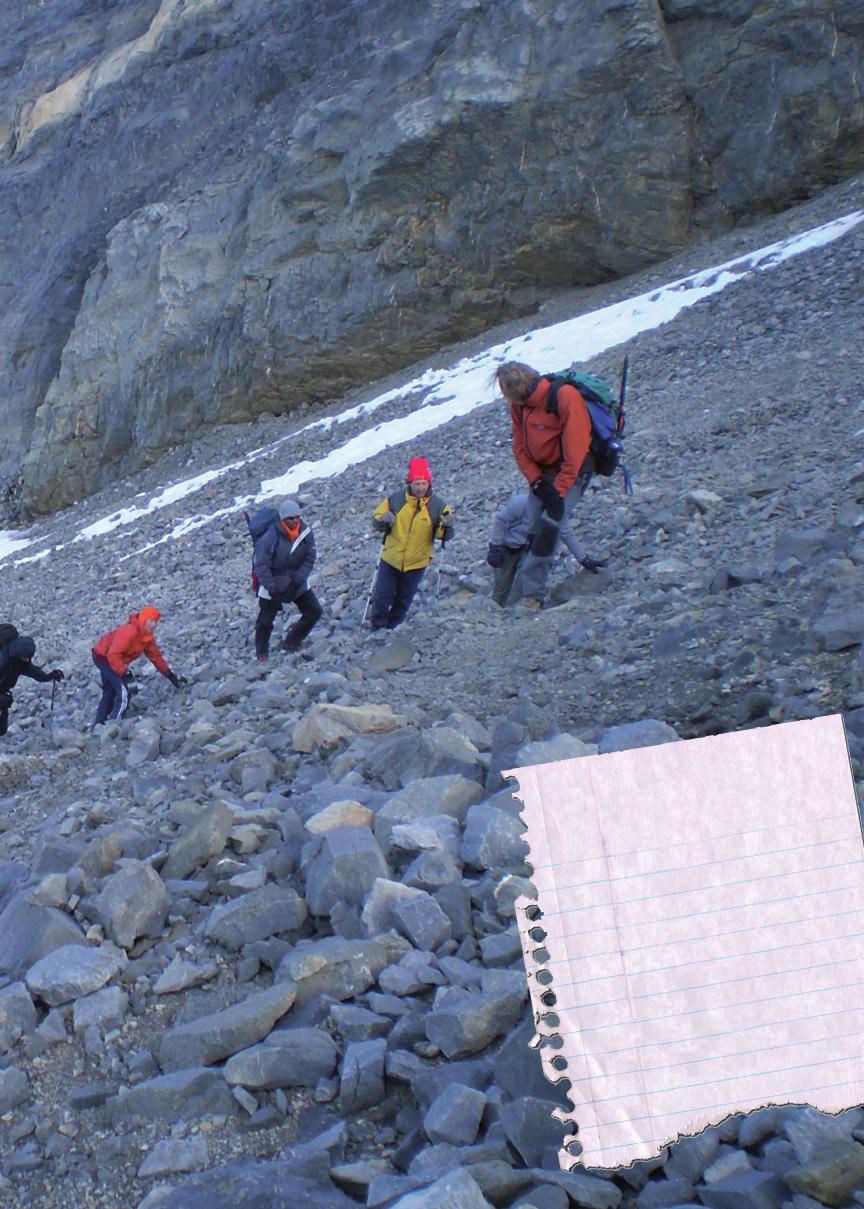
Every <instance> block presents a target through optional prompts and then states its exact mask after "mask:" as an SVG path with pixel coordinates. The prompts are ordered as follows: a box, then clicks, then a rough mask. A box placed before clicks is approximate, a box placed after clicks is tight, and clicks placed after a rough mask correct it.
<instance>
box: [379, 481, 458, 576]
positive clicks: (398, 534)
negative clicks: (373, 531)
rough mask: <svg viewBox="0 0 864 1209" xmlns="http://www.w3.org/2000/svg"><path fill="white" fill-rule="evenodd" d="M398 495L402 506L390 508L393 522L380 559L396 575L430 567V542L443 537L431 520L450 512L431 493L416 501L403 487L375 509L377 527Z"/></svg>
mask: <svg viewBox="0 0 864 1209" xmlns="http://www.w3.org/2000/svg"><path fill="white" fill-rule="evenodd" d="M400 495H401V498H402V500H403V503H402V505H401V506H397V507H395V508H393V512H394V513H395V515H396V519H395V521H394V522H393V524H392V525H391V526H390V530H389V532H388V534H387V538H386V540H385V542H384V547H383V549H382V551H381V557H382V559H383V560H384V562H385V563H389V564H390V566H391V567H395V568H396V570H397V571H418V570H419V569H420V568H421V567H426V566H428V565H429V562H430V560H431V558H432V546H433V542H434V541H435V538H436V537H439V538H440V537H443V536H444V533H445V528H444V525H442V524H441V522H440V519H439V521H438V523H437V524H436V523H435V521H434V519H433V518H434V517H436V516H437V517H439V518H440V517H441V516H442V515H443V514H444V513H445V512H449V511H450V509H449V507H448V506H446V505H444V504H443V503H442V501H441V499H440V497H438V496H436V495H435V494H434V493H430V494H429V495H427V496H424V497H423V498H422V499H417V498H416V497H415V496H413V495H411V494H410V492H409V491H408V489H407V488H405V487H403V488H400V490H399V491H395V492H394V493H393V495H392V496H390V497H389V498H388V499H384V500H382V501H381V503H380V504H379V505H378V507H377V508H376V509H375V512H374V519H375V521H376V522H377V523H378V524H379V525H380V524H381V517H382V516H383V515H384V513H385V512H388V511H390V507H391V502H392V503H393V504H396V502H397V500H398V499H399V498H400ZM430 505H431V510H430ZM451 532H452V529H451Z"/></svg>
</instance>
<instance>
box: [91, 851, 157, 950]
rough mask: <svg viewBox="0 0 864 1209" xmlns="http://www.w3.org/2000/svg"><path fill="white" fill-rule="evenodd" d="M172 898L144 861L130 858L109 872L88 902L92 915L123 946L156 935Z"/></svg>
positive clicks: (128, 946) (126, 946) (128, 947)
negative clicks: (140, 938)
mask: <svg viewBox="0 0 864 1209" xmlns="http://www.w3.org/2000/svg"><path fill="white" fill-rule="evenodd" d="M170 906H171V898H170V896H169V894H168V891H167V890H166V889H165V884H164V882H163V881H162V878H161V877H160V876H159V874H158V873H156V872H155V871H154V870H153V869H152V868H151V867H150V866H149V865H148V864H146V863H145V862H143V861H129V862H127V863H126V864H125V865H123V867H122V868H121V869H118V871H117V872H116V873H114V874H112V875H111V877H109V878H108V881H107V882H106V883H105V885H104V887H103V888H102V892H101V893H100V894H99V895H98V896H97V897H96V898H95V899H94V900H93V901H92V903H91V904H90V912H91V915H92V917H93V918H94V919H95V920H96V921H97V923H100V924H101V925H102V927H103V928H104V930H105V934H106V935H107V936H109V937H110V938H111V940H113V941H116V943H117V944H118V945H120V946H121V947H122V948H124V949H130V948H131V947H132V946H133V945H134V943H135V941H136V940H137V939H138V938H139V937H140V936H153V937H156V936H159V935H160V934H161V931H162V926H163V924H164V922H165V917H166V916H167V914H168V910H169V908H170Z"/></svg>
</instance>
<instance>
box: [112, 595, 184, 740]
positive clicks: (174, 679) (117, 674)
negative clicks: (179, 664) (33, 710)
mask: <svg viewBox="0 0 864 1209" xmlns="http://www.w3.org/2000/svg"><path fill="white" fill-rule="evenodd" d="M160 616H161V614H160V612H159V610H158V609H156V608H154V607H153V605H145V606H144V608H143V609H141V610H140V612H138V613H130V614H129V620H128V622H127V623H126V625H121V626H119V627H118V629H116V630H111V631H110V632H109V633H108V634H103V635H102V637H101V638H100V639H99V641H98V642H97V643H96V645H95V646H94V648H93V652H92V653H93V662H94V663H95V664H96V666H97V667H98V669H99V675H100V676H101V678H102V697H101V699H100V701H99V706H98V708H97V710H96V719H95V723H94V725H96V726H101V725H102V723H103V722H104V721H105V720H106V719H107V718H122V717H123V715H124V714H125V712H126V709H127V707H128V705H129V685H128V680H127V673H128V671H129V665H130V663H134V662H135V660H136V659H139V658H140V657H141V656H142V655H146V656H147V658H148V659H149V660H150V662H151V663H152V664H153V666H154V667H155V668H156V670H157V671H159V672H161V673H162V675H163V676H164V677H165V679H166V680H170V681H171V683H172V684H173V685H174V687H175V688H180V686H181V685H182V684H184V683H185V681H183V680H182V679H181V678H180V677H179V676H175V674H174V673H173V672H172V671H171V669H170V667H169V666H168V664H167V663H166V662H165V657H164V655H163V654H162V652H161V651H160V650H159V647H158V645H157V642H156V639H155V638H154V637H153V631H154V630H155V629H156V623H157V622H158V620H159V618H160Z"/></svg>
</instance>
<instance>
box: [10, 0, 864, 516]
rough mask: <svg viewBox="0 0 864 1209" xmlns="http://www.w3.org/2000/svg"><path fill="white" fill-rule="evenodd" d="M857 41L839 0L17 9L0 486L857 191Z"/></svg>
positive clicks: (350, 373)
mask: <svg viewBox="0 0 864 1209" xmlns="http://www.w3.org/2000/svg"><path fill="white" fill-rule="evenodd" d="M157 7H158V13H157V12H156V9H157ZM860 36H861V31H860V20H859V19H858V16H857V9H856V6H855V5H854V4H846V5H837V4H836V3H834V2H833V0H813V2H812V3H810V4H808V5H807V6H806V8H802V9H798V8H793V9H791V10H789V9H788V6H783V5H775V6H768V7H766V6H764V5H759V4H757V3H756V0H744V2H743V3H741V2H733V0H712V3H710V4H707V5H704V4H694V3H693V2H692V0H664V2H663V3H662V4H657V3H654V2H653V0H635V2H634V3H630V4H626V5H622V4H618V3H614V2H613V0H587V3H586V4H582V5H566V4H565V5H561V4H556V3H551V2H550V0H543V2H542V3H541V4H540V6H539V7H537V6H528V7H526V6H525V5H524V4H523V3H521V0H498V2H497V3H496V4H494V5H491V6H489V5H483V4H448V5H429V4H422V3H419V2H418V0H410V2H408V3H402V2H401V0H400V2H397V0H377V2H376V3H374V4H370V5H361V6H359V7H358V8H357V9H356V10H352V13H351V20H350V22H349V23H348V25H347V27H346V24H345V13H344V11H343V9H342V8H339V7H337V8H334V7H333V6H331V5H328V4H324V3H320V2H318V0H315V2H313V3H311V4H308V5H305V6H304V9H303V19H302V21H301V20H299V18H298V15H297V10H296V9H295V7H294V6H292V5H287V6H286V5H285V4H282V3H280V2H279V0H234V2H233V3H232V4H231V5H227V6H221V7H218V6H217V7H214V6H213V5H210V4H201V5H191V4H179V3H165V4H162V5H160V6H156V5H154V4H143V3H140V2H136V0H125V2H124V3H122V4H121V5H120V6H119V7H118V5H108V6H101V7H99V6H97V7H96V8H93V6H88V5H83V6H82V5H80V4H76V3H73V0H54V2H53V3H52V4H51V5H50V6H42V7H39V6H37V7H36V8H33V6H27V5H20V4H19V5H16V6H14V7H13V9H12V10H11V13H10V14H9V15H8V17H7V19H6V21H5V23H4V40H3V41H4V55H5V56H6V60H7V61H8V62H9V63H11V64H14V65H15V70H14V71H9V72H6V73H5V74H4V75H3V76H2V78H0V147H2V151H3V157H4V158H3V160H2V164H3V168H2V177H0V183H2V189H0V248H2V255H0V270H2V272H0V279H2V281H3V282H5V283H6V288H7V290H8V293H9V297H10V298H11V299H14V306H12V305H8V306H6V307H4V312H3V321H2V325H0V367H2V368H0V397H2V398H3V399H4V400H5V406H6V408H7V411H8V415H6V417H5V419H6V422H5V424H4V425H3V432H2V434H0V480H2V483H3V485H4V486H6V487H7V489H8V493H9V495H10V496H12V495H15V496H17V494H18V492H19V490H20V491H22V492H23V499H24V501H25V503H26V504H27V506H28V507H31V508H33V509H46V508H54V507H58V506H61V505H64V504H68V503H71V502H72V501H73V500H75V499H77V498H79V497H80V496H82V495H84V494H87V493H88V492H92V491H93V490H95V489H97V488H99V487H101V486H104V485H107V484H109V483H111V482H112V481H113V480H114V479H115V478H116V474H117V470H118V468H122V471H123V473H129V472H130V470H133V469H134V468H135V466H136V465H142V464H149V463H150V462H152V460H153V459H154V457H155V455H156V454H157V453H158V452H159V451H160V450H163V449H165V448H167V447H168V446H174V445H177V444H178V443H181V442H184V441H189V440H191V439H193V438H194V437H195V436H196V435H197V434H198V432H199V431H200V430H201V428H202V427H203V426H205V425H208V424H219V423H224V422H225V421H229V420H244V419H249V418H251V417H253V416H255V415H257V414H260V413H262V412H265V411H274V410H285V409H292V408H294V407H297V406H298V405H300V404H301V403H303V402H305V400H307V399H310V398H318V399H321V398H324V399H326V398H333V397H334V396H337V395H339V394H340V393H342V392H344V391H345V390H346V388H349V387H351V386H354V385H358V384H360V383H362V382H364V381H369V380H370V379H371V378H372V377H380V376H381V375H383V374H386V373H388V372H390V371H392V370H394V369H396V368H398V367H400V366H404V365H407V364H410V363H411V362H413V361H415V360H417V359H418V358H419V357H421V356H426V355H428V353H429V351H430V350H432V349H434V348H436V347H442V346H443V345H445V344H448V343H452V342H453V341H455V340H461V339H465V338H466V337H467V336H470V335H472V334H476V333H478V332H479V331H481V330H482V329H483V328H485V327H488V326H489V325H490V324H492V323H496V322H500V321H501V320H502V319H506V318H508V316H510V317H512V316H513V315H515V314H516V313H519V312H521V313H527V312H528V311H530V310H532V309H533V308H535V307H536V305H537V302H538V299H539V298H541V297H542V296H543V293H544V292H546V291H548V290H549V289H550V288H554V287H561V286H573V285H587V284H591V283H594V282H599V281H605V280H608V279H609V278H610V277H613V276H620V275H623V274H626V273H630V272H633V271H634V270H637V269H639V268H641V267H644V266H645V265H647V264H649V263H651V262H652V261H656V260H658V259H661V258H664V257H666V256H668V255H669V254H670V253H671V252H673V251H675V250H676V249H678V248H680V247H682V246H683V245H684V244H685V243H686V242H687V241H688V240H689V239H690V238H691V236H692V232H693V230H694V228H695V229H699V230H702V231H704V230H705V229H706V227H707V228H709V229H710V228H711V227H714V228H715V229H717V228H720V227H726V226H728V225H729V224H730V223H734V222H735V221H737V220H739V219H741V218H745V217H747V216H748V215H753V214H756V213H762V212H764V211H766V210H776V209H777V208H778V207H780V206H782V205H783V204H784V203H787V202H789V201H790V200H793V199H794V200H797V199H799V198H800V197H801V196H802V195H806V194H807V193H809V192H812V191H815V190H816V189H818V188H819V187H820V186H821V185H823V184H826V183H833V182H834V181H836V180H837V179H838V178H841V177H842V176H844V175H847V174H851V173H852V172H854V171H855V170H856V169H857V168H859V167H860V166H861V165H862V163H864V151H862V139H861V131H862V115H861V107H860V101H859V99H858V88H857V80H858V71H859V67H860ZM130 113H134V114H135V115H136V120H135V122H129V121H128V120H126V118H127V115H128V114H130ZM169 119H170V120H169ZM190 148H194V154H190ZM226 148H229V149H230V157H228V158H227V159H226ZM601 149H602V151H601ZM229 161H230V162H229ZM115 165H122V168H118V169H117V170H116V171H115V170H113V168H114V166H115ZM25 168H26V170H24V169H25ZM82 182H86V188H85V187H82ZM322 314H326V316H327V322H326V323H322V322H321V316H322Z"/></svg>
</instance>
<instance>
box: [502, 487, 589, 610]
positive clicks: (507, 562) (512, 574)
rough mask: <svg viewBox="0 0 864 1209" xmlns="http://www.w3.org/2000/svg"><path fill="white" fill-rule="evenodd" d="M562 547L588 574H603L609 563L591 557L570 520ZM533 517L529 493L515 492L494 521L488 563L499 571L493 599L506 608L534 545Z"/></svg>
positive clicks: (562, 531)
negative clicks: (524, 556)
mask: <svg viewBox="0 0 864 1209" xmlns="http://www.w3.org/2000/svg"><path fill="white" fill-rule="evenodd" d="M559 535H560V540H561V542H562V544H563V545H564V546H565V547H566V548H567V549H568V550H569V551H570V553H571V554H572V555H573V557H574V558H575V559H576V560H577V562H579V563H580V564H581V565H582V566H583V567H584V568H585V569H586V570H587V571H595V572H596V571H599V570H600V568H601V567H603V566H605V562H601V561H598V560H597V559H594V558H589V557H588V556H587V555H586V553H585V550H584V548H583V547H582V544H581V543H580V541H579V539H578V538H577V536H576V534H575V533H574V532H573V526H572V524H571V521H570V518H569V517H565V519H564V520H563V521H562V522H561V525H560V529H559ZM530 538H531V515H530V508H529V499H528V496H527V494H525V493H515V494H513V495H511V496H510V498H509V500H508V501H507V503H506V504H502V506H501V507H500V508H499V509H498V511H497V512H496V513H495V515H494V517H493V518H492V528H491V530H490V533H489V551H488V553H487V555H486V561H487V563H488V564H489V566H490V567H493V568H494V569H495V582H494V583H493V585H492V599H493V601H494V602H495V604H497V605H501V606H502V607H503V606H504V605H506V604H508V603H509V601H510V598H511V595H512V593H513V586H514V583H515V582H516V577H517V574H518V571H519V564H520V562H521V561H522V556H523V554H524V553H525V552H526V550H527V549H528V548H529V546H530V544H531V543H530Z"/></svg>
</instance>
